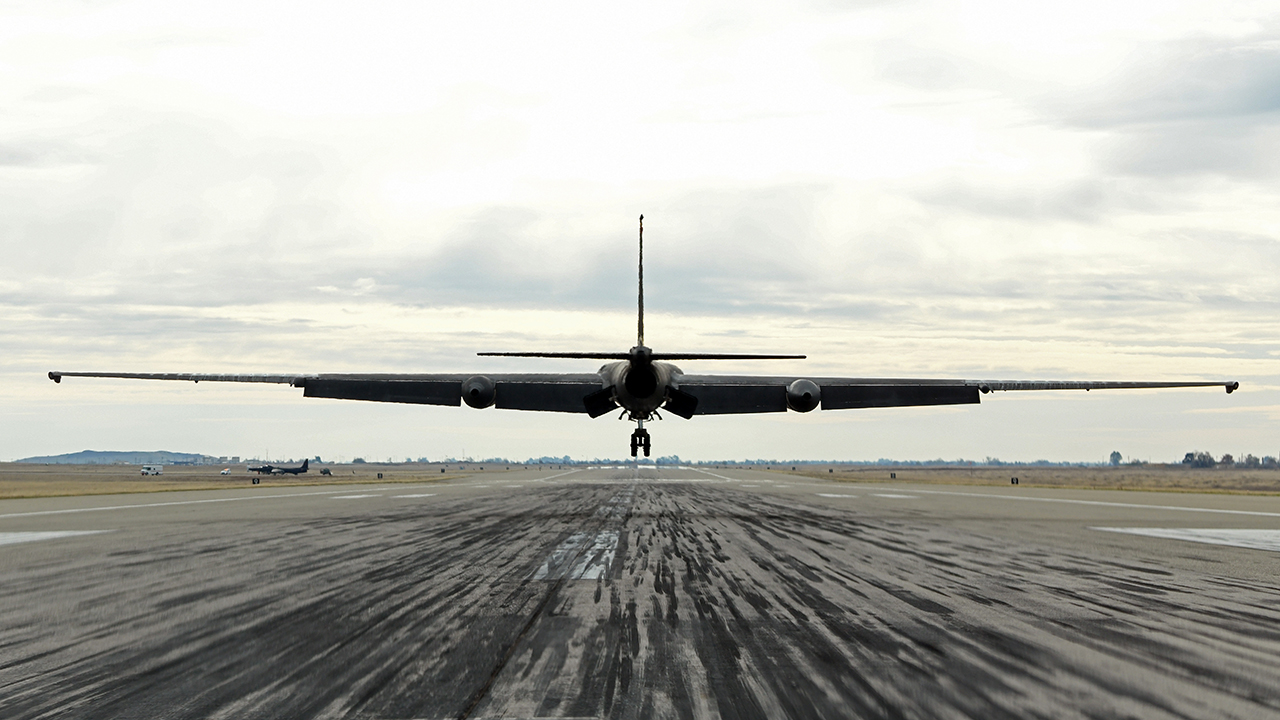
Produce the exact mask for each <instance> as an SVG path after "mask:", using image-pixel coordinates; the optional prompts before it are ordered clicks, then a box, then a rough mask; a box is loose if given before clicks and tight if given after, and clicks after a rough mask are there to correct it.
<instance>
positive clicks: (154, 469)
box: [142, 465, 164, 475]
mask: <svg viewBox="0 0 1280 720" xmlns="http://www.w3.org/2000/svg"><path fill="white" fill-rule="evenodd" d="M142 474H143V475H163V474H164V466H163V465H143V466H142Z"/></svg>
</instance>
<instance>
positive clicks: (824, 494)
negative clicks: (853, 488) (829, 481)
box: [814, 493, 858, 498]
mask: <svg viewBox="0 0 1280 720" xmlns="http://www.w3.org/2000/svg"><path fill="white" fill-rule="evenodd" d="M814 495H817V496H818V497H842V498H856V497H858V496H857V495H839V494H836V493H814Z"/></svg>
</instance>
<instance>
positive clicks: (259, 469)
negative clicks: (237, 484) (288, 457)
mask: <svg viewBox="0 0 1280 720" xmlns="http://www.w3.org/2000/svg"><path fill="white" fill-rule="evenodd" d="M310 462H311V461H310V460H303V461H302V465H300V466H298V467H294V468H291V467H280V466H279V465H271V464H267V465H250V466H249V472H256V473H258V474H259V475H301V474H302V473H304V472H306V471H307V464H308V463H310Z"/></svg>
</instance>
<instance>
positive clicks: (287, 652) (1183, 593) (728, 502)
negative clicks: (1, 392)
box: [0, 468, 1280, 719]
mask: <svg viewBox="0 0 1280 720" xmlns="http://www.w3.org/2000/svg"><path fill="white" fill-rule="evenodd" d="M1277 528H1280V498H1276V497H1240V496H1225V495H1194V494H1182V493H1131V492H1106V491H1070V490H1046V489H1036V488H1029V487H1025V486H1022V487H997V488H975V487H958V486H944V485H919V486H911V485H904V484H894V485H850V484H845V483H839V482H825V481H824V480H821V479H818V480H815V479H812V478H801V477H797V476H792V475H787V474H781V473H768V472H756V471H741V470H732V471H731V470H714V469H707V470H701V469H694V468H668V469H662V470H652V469H641V470H636V469H633V468H601V469H589V470H585V469H584V470H575V471H569V470H540V471H539V470H525V471H513V472H510V473H489V474H485V475H482V476H472V477H466V478H461V479H458V480H453V481H448V482H439V483H429V484H419V485H400V484H386V485H353V486H349V487H335V486H326V487H313V488H298V487H291V488H287V489H286V488H278V487H277V488H273V487H272V486H271V483H270V480H266V481H264V483H263V484H262V485H259V486H250V485H248V481H247V480H246V487H245V488H244V489H238V490H221V491H208V492H173V493H154V494H142V495H116V496H97V497H74V498H46V499H38V500H8V501H3V502H0V608H3V615H2V616H0V617H2V619H0V717H3V718H7V719H15V718H46V717H47V718H52V717H58V718H499V717H501V718H534V717H557V718H570V717H572V718H643V717H662V718H666V717H671V718H715V717H722V718H779V717H797V718H802V717H803V718H809V717H829V718H844V717H866V718H935V717H936V718H1264V717H1280V587H1278V583H1277V578H1278V573H1277V571H1280V530H1277Z"/></svg>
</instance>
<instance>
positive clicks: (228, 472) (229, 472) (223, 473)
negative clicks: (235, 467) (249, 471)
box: [218, 468, 231, 475]
mask: <svg viewBox="0 0 1280 720" xmlns="http://www.w3.org/2000/svg"><path fill="white" fill-rule="evenodd" d="M218 474H219V475H230V474H231V468H222V472H220V473H218Z"/></svg>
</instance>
